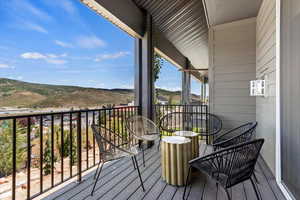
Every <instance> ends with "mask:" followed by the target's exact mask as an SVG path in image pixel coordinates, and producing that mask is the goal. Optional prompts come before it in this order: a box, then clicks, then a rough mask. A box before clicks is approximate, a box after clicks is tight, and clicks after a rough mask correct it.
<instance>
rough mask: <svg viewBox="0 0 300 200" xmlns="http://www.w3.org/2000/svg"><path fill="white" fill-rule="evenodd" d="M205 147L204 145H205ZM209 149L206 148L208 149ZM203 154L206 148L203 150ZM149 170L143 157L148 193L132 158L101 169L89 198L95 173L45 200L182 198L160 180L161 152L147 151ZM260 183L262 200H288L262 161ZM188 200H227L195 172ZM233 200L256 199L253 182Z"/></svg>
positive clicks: (236, 191) (239, 188)
mask: <svg viewBox="0 0 300 200" xmlns="http://www.w3.org/2000/svg"><path fill="white" fill-rule="evenodd" d="M202 147H203V146H202ZM206 149H207V148H205V150H206ZM202 151H204V149H202ZM145 159H146V167H143V166H142V164H141V163H142V160H141V156H138V161H139V163H140V164H141V165H140V170H141V174H142V178H143V180H144V185H145V189H146V191H145V192H143V190H142V189H141V187H140V182H139V179H138V174H137V171H136V170H134V168H133V165H132V162H131V159H122V160H119V161H114V162H111V163H108V164H107V165H105V166H104V168H103V170H102V175H101V179H100V181H98V184H97V186H96V190H95V194H94V196H93V197H92V196H90V193H91V190H92V186H93V183H94V181H93V178H92V177H93V175H94V171H93V172H91V173H89V174H87V175H86V176H84V177H83V182H82V183H80V184H78V183H76V182H72V183H70V184H68V185H66V186H65V187H63V188H61V189H60V190H58V191H56V192H54V193H52V194H50V195H49V196H47V197H45V198H43V199H51V200H68V199H72V200H81V199H87V200H91V199H105V200H109V199H120V200H125V199H132V200H140V199H143V200H154V199H161V200H176V199H182V194H183V190H184V188H183V187H174V186H171V185H168V184H166V183H165V182H164V181H162V179H161V165H160V153H158V152H157V150H156V149H150V150H147V152H146V154H145ZM256 174H257V178H258V180H259V184H258V188H259V191H260V193H261V196H262V199H265V200H272V199H275V200H283V199H285V198H284V197H283V195H282V194H281V192H280V190H279V188H278V187H277V185H276V182H275V179H274V177H273V175H272V174H271V172H270V171H269V169H267V168H266V165H265V164H264V162H263V161H262V159H260V160H259V163H258V165H257V167H256ZM187 191H188V199H197V200H199V199H203V200H226V194H225V192H224V190H223V189H222V188H219V189H217V188H216V185H215V183H214V182H213V181H212V180H211V179H209V178H208V177H206V176H205V175H204V174H201V173H195V174H193V177H192V185H191V186H189V187H188V190H187ZM231 195H232V199H237V200H252V199H256V197H255V194H254V191H253V189H252V187H251V184H250V182H244V183H242V184H239V185H237V186H235V187H233V188H232V190H231Z"/></svg>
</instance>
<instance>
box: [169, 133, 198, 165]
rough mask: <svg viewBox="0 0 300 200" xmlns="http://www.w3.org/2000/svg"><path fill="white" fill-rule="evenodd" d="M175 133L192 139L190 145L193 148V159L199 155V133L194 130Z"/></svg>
mask: <svg viewBox="0 0 300 200" xmlns="http://www.w3.org/2000/svg"><path fill="white" fill-rule="evenodd" d="M173 135H175V136H181V137H186V138H189V139H190V140H191V141H192V142H191V145H190V148H191V150H190V151H191V152H192V158H191V159H194V158H197V157H199V134H198V133H195V132H192V131H175V132H174V133H173Z"/></svg>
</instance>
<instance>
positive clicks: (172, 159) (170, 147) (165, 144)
mask: <svg viewBox="0 0 300 200" xmlns="http://www.w3.org/2000/svg"><path fill="white" fill-rule="evenodd" d="M191 157H192V154H191V140H190V139H189V138H185V137H180V136H166V137H163V138H162V140H161V163H162V179H163V180H164V181H166V182H167V183H168V184H171V185H177V186H183V185H184V184H185V179H186V177H187V173H188V167H189V166H188V161H189V160H191Z"/></svg>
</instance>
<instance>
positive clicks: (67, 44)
mask: <svg viewBox="0 0 300 200" xmlns="http://www.w3.org/2000/svg"><path fill="white" fill-rule="evenodd" d="M54 43H55V44H56V45H58V46H61V47H64V48H72V47H73V45H72V44H69V43H67V42H63V41H60V40H54Z"/></svg>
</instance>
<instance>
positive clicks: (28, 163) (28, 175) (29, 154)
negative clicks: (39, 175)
mask: <svg viewBox="0 0 300 200" xmlns="http://www.w3.org/2000/svg"><path fill="white" fill-rule="evenodd" d="M30 120H31V118H30V117H28V118H27V199H30V172H31V170H30V168H31V137H30V133H31V121H30Z"/></svg>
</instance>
